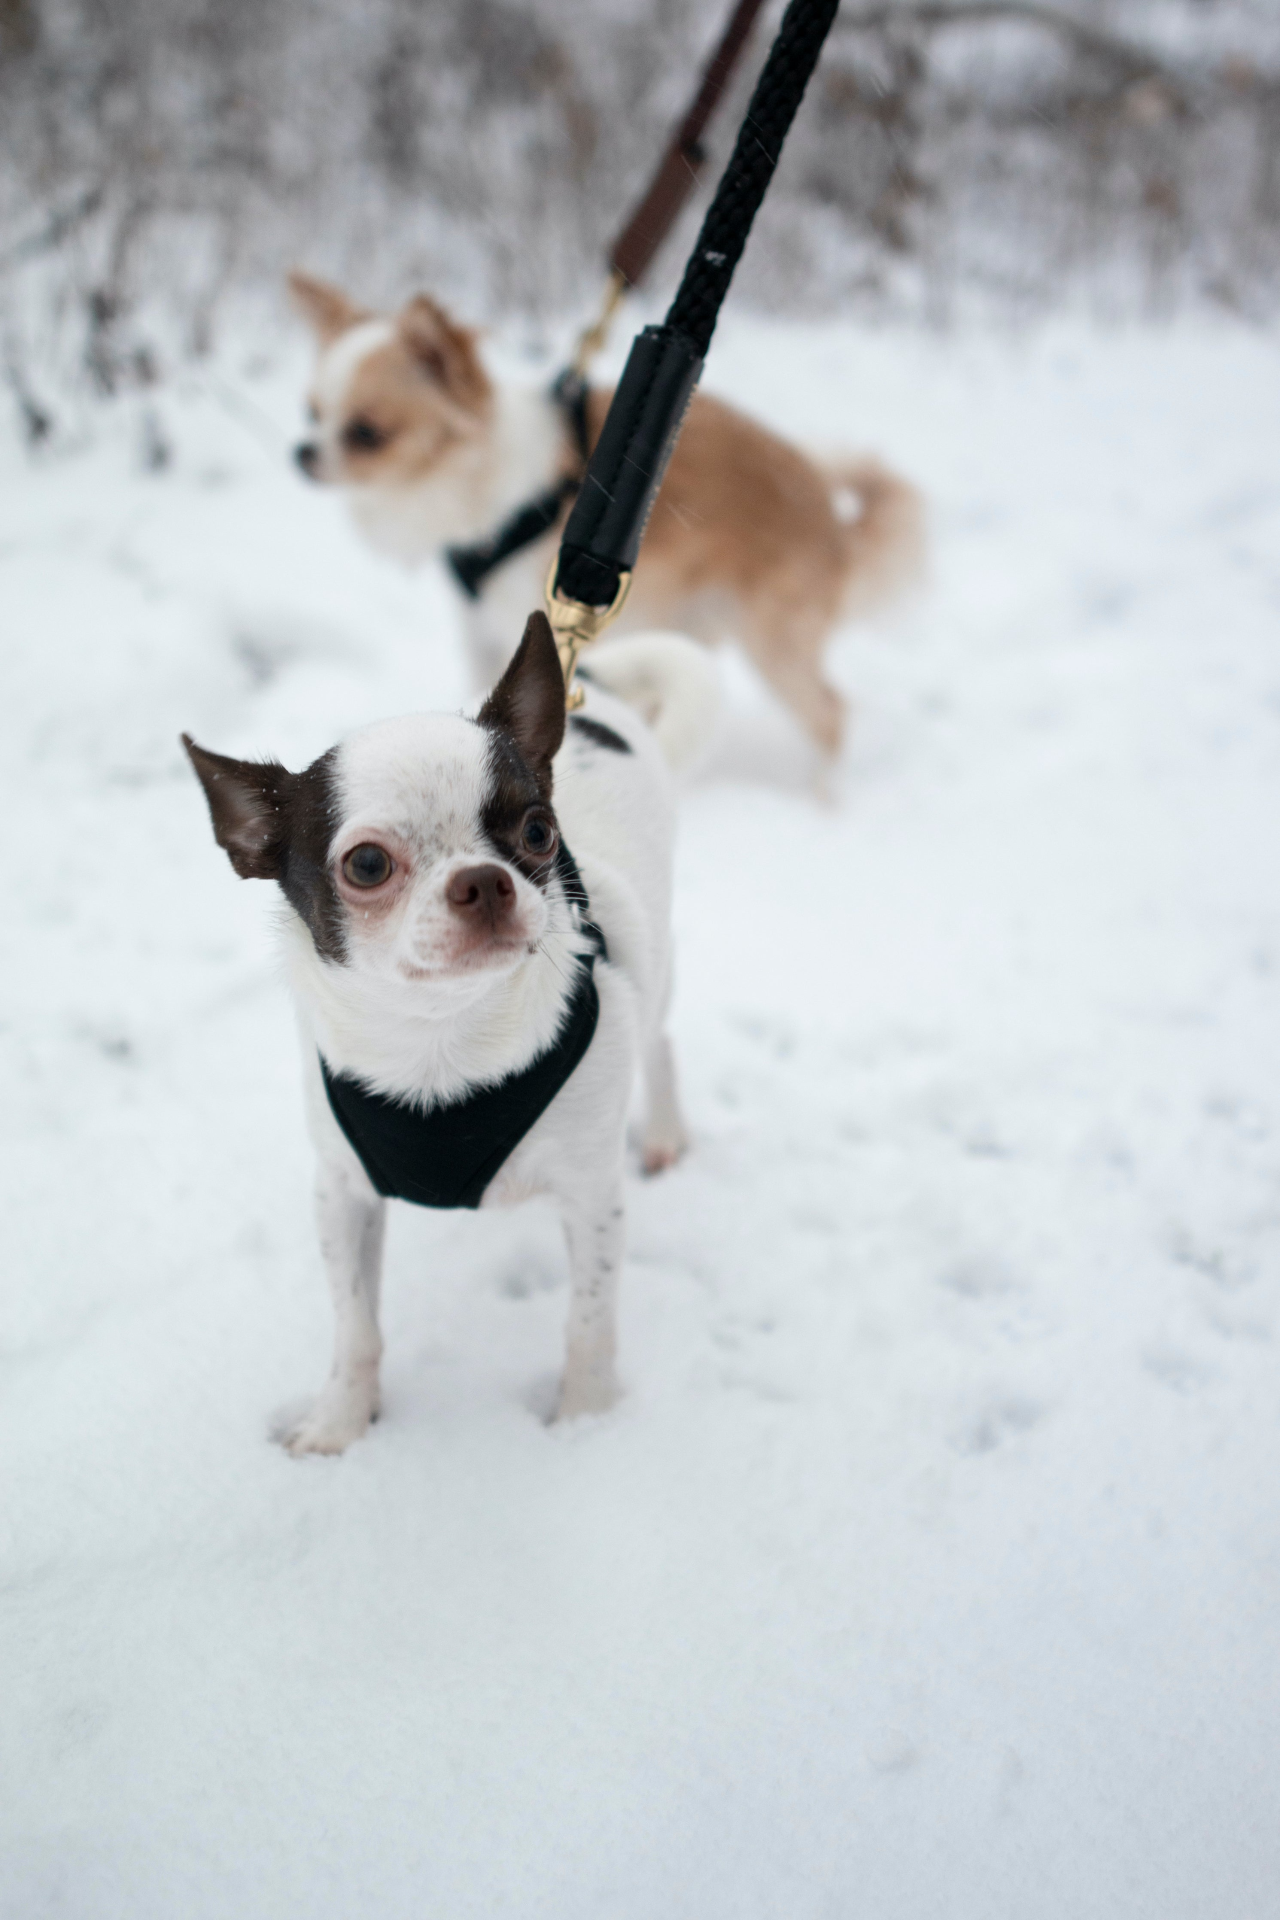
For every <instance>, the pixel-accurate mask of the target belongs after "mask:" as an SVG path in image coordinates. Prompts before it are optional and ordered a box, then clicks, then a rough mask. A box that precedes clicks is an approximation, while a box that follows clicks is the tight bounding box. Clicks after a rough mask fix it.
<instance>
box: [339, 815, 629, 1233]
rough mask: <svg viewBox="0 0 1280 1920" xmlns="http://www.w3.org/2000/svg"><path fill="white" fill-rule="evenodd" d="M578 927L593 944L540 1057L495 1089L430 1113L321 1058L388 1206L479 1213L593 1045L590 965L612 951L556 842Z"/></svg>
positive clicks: (596, 1001) (594, 998) (594, 1000)
mask: <svg viewBox="0 0 1280 1920" xmlns="http://www.w3.org/2000/svg"><path fill="white" fill-rule="evenodd" d="M556 865H557V869H558V871H559V873H560V877H561V880H562V881H563V883H564V889H565V894H566V896H567V898H568V899H569V902H570V905H571V908H572V910H573V913H574V917H575V920H576V923H577V927H578V930H579V931H580V932H581V933H583V934H584V935H585V936H586V937H587V939H589V940H590V942H591V951H590V953H586V954H582V955H580V956H579V958H578V963H577V978H576V980H575V981H574V987H573V992H572V994H571V995H570V997H569V1002H568V1005H567V1007H566V1008H565V1012H564V1017H563V1019H562V1020H561V1023H560V1031H559V1032H558V1033H557V1035H556V1037H555V1039H554V1040H553V1041H552V1043H551V1045H550V1047H549V1048H548V1049H547V1051H546V1052H545V1053H540V1054H539V1055H538V1057H537V1059H535V1060H532V1061H530V1063H529V1065H528V1066H527V1067H521V1068H519V1069H518V1070H517V1071H516V1072H515V1073H509V1074H508V1075H507V1076H506V1078H505V1079H504V1080H499V1081H498V1083H497V1085H496V1086H492V1087H476V1088H474V1089H473V1090H472V1091H471V1092H470V1093H464V1094H463V1095H462V1097H461V1098H460V1099H458V1100H453V1101H450V1102H449V1103H448V1105H446V1106H439V1107H431V1108H430V1109H428V1111H427V1112H425V1113H424V1112H422V1111H421V1110H420V1109H419V1108H417V1107H413V1106H409V1105H407V1104H406V1103H404V1102H403V1101H400V1100H393V1099H391V1098H389V1097H388V1096H387V1095H386V1094H382V1093H371V1092H370V1091H369V1089H368V1088H367V1087H365V1086H362V1085H361V1083H360V1081H359V1080H355V1079H353V1078H352V1077H351V1076H350V1075H349V1074H345V1073H334V1072H333V1070H332V1069H331V1068H330V1066H329V1064H328V1062H327V1061H326V1060H325V1058H324V1056H323V1054H322V1055H321V1056H320V1071H321V1073H322V1074H323V1076H324V1087H325V1092H326V1093H327V1094H328V1096H329V1105H330V1106H331V1107H332V1109H333V1117H334V1119H335V1120H336V1121H337V1123H338V1125H339V1126H340V1127H341V1128H342V1131H343V1133H344V1134H345V1135H346V1137H347V1139H348V1141H349V1142H350V1144H351V1146H352V1148H353V1149H354V1151H355V1153H356V1156H357V1158H358V1159H359V1161H360V1164H361V1166H362V1167H363V1168H364V1170H365V1172H366V1173H367V1174H368V1176H369V1179H370V1180H371V1182H372V1183H373V1185H374V1187H376V1189H377V1191H378V1192H379V1193H380V1194H382V1195H383V1197H384V1198H385V1199H388V1200H411V1201H412V1202H413V1203H414V1205H415V1206H419V1207H478V1206H479V1205H480V1201H481V1198H482V1197H483V1194H484V1190H485V1188H486V1187H487V1186H488V1185H489V1182H490V1181H491V1180H492V1179H493V1177H494V1175H495V1174H496V1173H497V1172H498V1171H499V1169H500V1168H501V1167H502V1165H503V1163H504V1162H505V1161H506V1160H507V1159H508V1158H509V1157H510V1155H511V1154H512V1153H513V1152H514V1151H515V1149H516V1148H517V1147H518V1146H519V1144H520V1142H521V1141H522V1140H523V1139H524V1137H525V1135H526V1133H528V1132H529V1129H530V1128H531V1127H532V1126H533V1124H534V1122H535V1121H537V1120H540V1119H541V1118H542V1116H543V1114H544V1113H545V1112H546V1110H547V1108H548V1107H549V1106H550V1105H551V1102H552V1101H553V1100H554V1099H555V1097H556V1095H557V1094H558V1093H559V1091H560V1089H561V1087H563V1086H564V1084H565V1082H566V1081H567V1080H568V1078H569V1076H570V1074H571V1073H572V1072H573V1070H574V1068H575V1067H576V1066H577V1065H578V1064H579V1062H580V1061H581V1059H582V1057H583V1055H584V1054H585V1053H586V1051H587V1048H588V1047H589V1046H590V1045H591V1041H592V1037H593V1035H594V1033H595V1030H596V1022H597V1021H598V1020H599V1018H600V996H599V994H598V992H597V990H596V982H595V963H596V961H597V960H607V959H608V958H609V950H608V948H607V947H606V945H605V938H604V935H603V933H602V932H601V931H600V929H599V927H598V926H596V924H595V922H594V921H592V920H589V919H587V918H586V917H585V909H586V908H587V907H588V906H589V904H590V903H589V902H588V900H587V896H586V893H585V892H584V890H583V886H582V880H581V877H580V875H579V873H578V869H577V866H576V864H575V862H574V860H573V857H572V855H571V854H570V853H569V851H568V849H567V847H565V846H564V845H563V843H562V844H561V847H560V852H559V854H558V855H557V858H556Z"/></svg>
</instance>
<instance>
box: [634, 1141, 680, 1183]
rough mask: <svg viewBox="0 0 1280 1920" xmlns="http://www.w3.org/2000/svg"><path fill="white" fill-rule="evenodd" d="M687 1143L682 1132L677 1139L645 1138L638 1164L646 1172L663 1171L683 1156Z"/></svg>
mask: <svg viewBox="0 0 1280 1920" xmlns="http://www.w3.org/2000/svg"><path fill="white" fill-rule="evenodd" d="M688 1145H689V1142H688V1140H687V1139H686V1138H685V1136H684V1135H683V1134H681V1135H680V1138H679V1139H678V1140H646V1141H645V1144H644V1147H643V1148H642V1150H641V1156H640V1164H641V1166H642V1167H643V1168H644V1170H645V1172H646V1173H647V1174H654V1173H665V1172H666V1171H667V1168H668V1167H674V1166H675V1164H676V1161H677V1160H682V1159H683V1158H684V1155H685V1152H686V1149H687V1148H688Z"/></svg>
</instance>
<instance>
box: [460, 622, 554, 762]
mask: <svg viewBox="0 0 1280 1920" xmlns="http://www.w3.org/2000/svg"><path fill="white" fill-rule="evenodd" d="M479 719H480V725H481V726H482V727H497V728H499V729H500V730H501V731H502V732H503V733H506V734H509V735H510V736H511V738H512V739H513V740H514V741H515V743H516V746H517V748H518V749H519V752H520V757H521V759H522V760H523V761H524V762H525V765H526V766H527V767H528V769H529V771H530V773H532V774H533V776H534V778H535V779H536V780H537V782H538V784H539V786H542V787H544V788H545V790H546V792H547V793H550V790H551V762H552V761H553V760H554V759H555V757H556V755H557V753H559V751H560V745H561V742H562V741H563V739H564V674H563V673H562V672H561V669H560V656H559V654H558V653H557V652H556V643H555V639H554V636H553V635H552V632H551V622H550V621H549V620H548V619H547V616H546V614H545V613H531V614H530V615H529V622H528V625H527V626H526V627H525V630H524V638H523V639H522V640H521V642H520V645H519V646H518V647H517V648H516V656H515V659H514V660H513V661H512V662H511V665H510V666H509V667H508V668H507V670H506V672H505V673H504V674H503V676H502V678H501V680H499V682H498V684H497V686H496V687H495V688H494V690H493V692H492V693H491V694H490V695H489V698H488V699H487V700H486V701H485V703H484V705H483V706H482V707H481V709H480V715H479Z"/></svg>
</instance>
